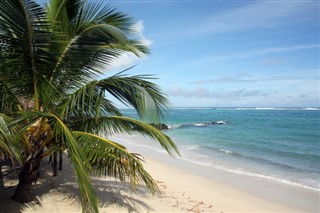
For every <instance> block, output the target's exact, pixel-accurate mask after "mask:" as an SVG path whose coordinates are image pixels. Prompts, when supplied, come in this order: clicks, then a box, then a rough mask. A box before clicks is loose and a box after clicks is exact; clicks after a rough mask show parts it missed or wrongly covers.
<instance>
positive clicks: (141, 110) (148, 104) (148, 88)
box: [98, 73, 168, 121]
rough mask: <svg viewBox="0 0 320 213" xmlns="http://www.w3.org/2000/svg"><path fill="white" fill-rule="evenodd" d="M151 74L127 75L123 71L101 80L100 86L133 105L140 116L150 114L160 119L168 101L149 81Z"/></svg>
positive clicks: (144, 116) (126, 103) (123, 101)
mask: <svg viewBox="0 0 320 213" xmlns="http://www.w3.org/2000/svg"><path fill="white" fill-rule="evenodd" d="M150 79H154V78H152V77H151V76H147V75H140V76H126V75H123V74H122V73H120V74H117V75H115V76H112V77H110V78H107V79H103V80H100V81H99V83H98V86H100V87H101V88H103V89H104V90H106V91H107V92H109V93H110V94H111V95H113V96H114V97H115V98H117V99H118V100H120V101H121V102H122V103H124V104H125V105H127V106H128V105H129V106H132V107H134V108H135V109H136V111H137V112H138V115H139V116H140V118H142V119H144V118H146V117H147V116H148V115H149V118H150V116H154V117H153V119H155V120H156V121H158V120H159V119H160V118H161V117H162V116H163V113H164V112H165V109H166V107H167V105H168V101H167V99H166V97H165V95H164V94H163V93H162V91H161V90H160V89H159V88H158V86H157V85H155V84H154V83H152V82H150V81H147V80H150Z"/></svg>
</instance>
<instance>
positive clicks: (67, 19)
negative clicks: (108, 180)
mask: <svg viewBox="0 0 320 213" xmlns="http://www.w3.org/2000/svg"><path fill="white" fill-rule="evenodd" d="M133 26H134V25H133V21H132V18H130V17H129V16H128V15H126V14H124V13H122V12H119V11H117V10H115V9H114V8H112V7H110V6H109V5H102V4H101V3H97V2H90V1H81V0H52V1H50V2H49V4H47V5H46V6H45V7H43V6H41V5H39V4H37V3H36V2H35V1H32V0H1V1H0V48H1V54H0V87H1V90H0V113H2V114H3V115H4V116H9V117H10V118H11V119H12V121H10V125H5V127H6V128H2V129H1V130H3V131H2V132H3V133H4V135H6V136H7V135H10V134H9V133H10V131H14V133H13V134H12V135H16V136H17V137H14V139H12V138H13V137H10V138H9V139H8V140H7V142H6V143H2V144H3V146H0V150H1V151H4V150H5V149H4V147H6V146H5V144H10V145H11V146H14V147H15V149H14V150H19V151H20V152H19V153H18V154H17V153H16V151H14V150H13V151H12V150H7V152H6V153H11V154H12V156H16V155H17V156H18V157H16V158H17V159H20V158H22V165H21V167H22V169H21V172H20V174H19V184H18V186H17V189H16V191H15V194H14V196H13V199H15V200H17V201H19V202H28V201H30V200H32V194H31V192H32V183H33V182H34V181H36V180H37V178H38V177H39V167H40V165H41V161H42V160H43V159H44V158H45V157H47V156H49V155H51V154H52V153H54V152H57V151H60V150H66V153H67V155H68V157H69V158H70V161H71V162H72V164H73V168H74V171H75V174H76V177H77V180H78V185H79V190H80V195H81V203H82V207H83V211H94V212H98V207H97V198H96V195H95V192H94V190H93V188H92V185H91V182H90V179H89V176H90V175H102V176H104V175H108V176H113V177H116V178H119V179H120V180H121V181H127V180H128V181H131V183H132V184H133V185H135V184H138V183H143V184H145V185H146V186H147V187H148V188H149V189H150V191H151V192H154V191H156V190H158V188H157V185H156V183H155V181H154V180H153V179H152V177H151V176H150V175H149V174H148V173H147V171H145V170H144V168H143V164H142V159H143V158H142V157H141V156H140V155H138V154H135V153H130V152H129V151H128V150H127V149H126V148H125V147H124V146H122V145H121V144H118V143H116V142H114V141H111V140H110V139H108V137H109V136H110V135H112V134H115V133H120V132H126V133H139V134H142V135H144V136H147V137H150V139H152V140H153V141H155V142H158V143H159V144H160V145H161V146H162V147H163V148H164V149H165V150H166V151H167V152H168V153H169V154H170V155H173V154H175V153H178V151H177V148H176V146H175V144H174V143H173V142H172V140H171V139H170V138H169V137H168V136H166V135H165V134H163V133H162V132H161V131H159V130H157V129H155V128H154V127H152V126H150V125H148V124H146V123H144V122H142V121H139V120H135V119H132V118H128V117H125V116H122V115H121V112H120V111H119V110H118V109H117V107H116V106H115V105H114V103H113V102H112V101H110V99H109V97H110V96H113V97H115V98H116V99H118V100H120V101H121V102H122V103H124V104H126V105H128V106H131V107H133V108H134V109H135V110H136V111H137V113H138V115H139V116H140V118H144V117H145V116H146V115H147V114H150V113H149V112H150V110H151V109H152V110H153V111H152V113H151V114H152V115H154V116H155V118H156V119H159V118H160V117H161V116H162V113H163V112H164V110H165V108H166V104H167V100H166V98H165V96H164V94H163V93H162V92H161V90H160V89H159V88H158V87H157V86H156V85H155V84H154V83H152V82H151V81H150V80H152V79H153V78H152V77H151V76H147V75H146V76H128V75H125V74H124V73H119V74H116V75H113V76H110V77H107V78H102V79H101V78H99V76H101V74H102V73H103V70H104V69H105V68H106V67H107V66H108V65H110V63H111V62H112V61H113V60H114V59H116V58H117V57H119V56H120V55H121V54H123V53H127V52H129V53H133V54H135V55H137V56H141V55H142V54H148V48H147V47H146V46H144V45H143V44H142V43H141V42H139V40H137V37H136V34H135V33H136V31H135V29H134V27H133ZM147 112H148V113H147ZM8 128H10V131H9V130H6V129H8ZM102 133H103V134H102ZM0 145H1V140H0ZM19 157H20V158H19ZM17 162H19V161H17Z"/></svg>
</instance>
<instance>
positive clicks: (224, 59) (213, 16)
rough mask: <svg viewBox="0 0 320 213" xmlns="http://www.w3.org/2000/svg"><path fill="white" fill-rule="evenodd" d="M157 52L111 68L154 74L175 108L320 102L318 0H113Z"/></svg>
mask: <svg viewBox="0 0 320 213" xmlns="http://www.w3.org/2000/svg"><path fill="white" fill-rule="evenodd" d="M112 5H113V6H115V7H117V8H118V9H120V10H122V11H124V12H127V13H128V14H130V15H131V16H133V17H134V18H135V20H136V21H137V24H136V27H137V30H138V31H139V33H140V36H141V39H143V40H144V42H145V43H146V44H148V45H150V49H151V55H150V56H147V57H143V58H142V59H139V60H137V58H135V57H133V56H132V55H124V56H123V57H122V58H121V59H120V60H119V61H117V62H115V63H114V67H113V70H115V71H117V70H121V69H124V68H127V67H129V66H131V65H132V64H135V65H137V66H136V67H135V68H133V69H131V70H130V71H129V73H130V74H154V75H155V76H156V77H158V78H159V80H156V81H155V83H157V84H159V85H160V87H161V89H162V90H163V91H164V92H165V93H166V94H167V95H168V98H169V99H170V102H171V105H172V106H176V107H219V106H220V107H221V106H226V107H236V106H243V107H248V106H256V107H271V106H273V107H294V106H297V107H319V106H320V101H319V93H320V88H319V75H320V71H319V48H320V42H319V37H320V33H319V24H320V16H319V11H320V3H319V2H318V1H303V0H301V1H288V0H287V1H177V0H176V1H169V0H167V1H164V0H158V1H139V0H138V1H129V2H125V1H112Z"/></svg>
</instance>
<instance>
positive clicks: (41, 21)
mask: <svg viewBox="0 0 320 213" xmlns="http://www.w3.org/2000/svg"><path fill="white" fill-rule="evenodd" d="M0 14H1V18H0V19H1V21H0V44H1V45H0V46H1V55H0V62H1V63H0V68H1V70H2V72H1V74H0V78H1V80H2V81H3V82H4V83H5V84H6V85H7V86H8V87H9V88H10V90H11V91H12V92H13V93H14V94H19V96H20V97H25V98H30V97H32V96H35V97H36V105H39V103H38V101H37V100H38V98H37V96H38V88H37V84H38V80H39V79H40V78H43V76H44V75H45V74H46V73H48V70H50V66H48V65H49V64H50V63H51V61H50V58H51V57H50V53H49V51H48V47H49V44H50V43H49V42H48V41H50V38H51V33H50V32H49V30H48V26H49V22H48V21H46V18H45V11H44V10H43V8H42V7H41V6H40V5H38V4H37V3H35V2H34V1H31V0H28V1H19V0H12V1H8V0H3V1H1V2H0Z"/></svg>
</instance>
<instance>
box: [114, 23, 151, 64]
mask: <svg viewBox="0 0 320 213" xmlns="http://www.w3.org/2000/svg"><path fill="white" fill-rule="evenodd" d="M132 29H133V30H134V31H135V32H136V39H137V40H139V41H140V42H141V43H142V44H143V45H145V46H147V47H149V46H150V45H151V44H152V43H153V42H152V41H151V40H150V39H147V38H146V37H145V36H144V35H143V30H144V26H143V21H141V20H140V21H138V22H136V23H135V24H134V25H132ZM146 57H147V56H146V55H144V54H140V55H139V57H137V56H136V55H134V54H133V53H129V52H126V53H122V54H121V55H120V56H119V57H118V58H116V59H114V60H113V61H112V62H111V63H110V66H109V70H113V69H122V70H123V69H127V68H129V67H131V66H134V65H135V64H137V63H138V61H139V60H140V59H141V58H146Z"/></svg>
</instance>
